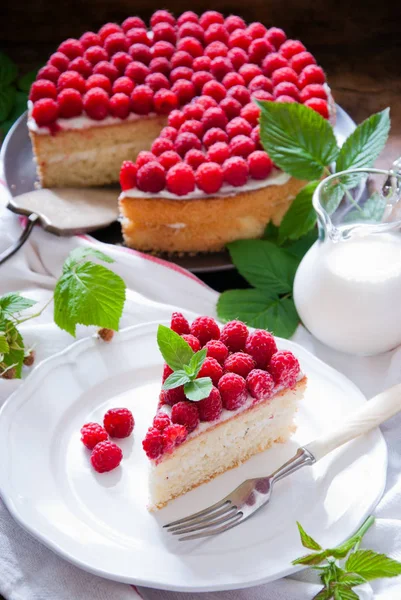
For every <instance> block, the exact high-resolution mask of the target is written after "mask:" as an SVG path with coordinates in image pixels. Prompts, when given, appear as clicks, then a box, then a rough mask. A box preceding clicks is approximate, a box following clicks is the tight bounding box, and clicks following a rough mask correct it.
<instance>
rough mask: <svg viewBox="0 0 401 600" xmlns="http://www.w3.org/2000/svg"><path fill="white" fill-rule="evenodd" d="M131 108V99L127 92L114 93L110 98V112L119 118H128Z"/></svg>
mask: <svg viewBox="0 0 401 600" xmlns="http://www.w3.org/2000/svg"><path fill="white" fill-rule="evenodd" d="M130 110H131V103H130V99H129V97H128V96H127V95H126V94H114V96H112V97H111V98H110V114H111V115H113V117H118V118H119V119H126V118H127V117H128V115H129V113H130Z"/></svg>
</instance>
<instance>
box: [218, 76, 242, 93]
mask: <svg viewBox="0 0 401 600" xmlns="http://www.w3.org/2000/svg"><path fill="white" fill-rule="evenodd" d="M222 84H223V85H224V87H225V88H226V90H229V89H230V88H232V87H234V85H245V80H244V78H243V77H242V75H240V74H239V73H235V72H232V73H227V75H225V77H224V79H223V81H222Z"/></svg>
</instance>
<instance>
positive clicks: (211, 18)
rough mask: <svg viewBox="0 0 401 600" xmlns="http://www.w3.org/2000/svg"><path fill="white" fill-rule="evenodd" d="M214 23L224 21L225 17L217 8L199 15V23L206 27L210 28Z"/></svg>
mask: <svg viewBox="0 0 401 600" xmlns="http://www.w3.org/2000/svg"><path fill="white" fill-rule="evenodd" d="M213 23H224V17H223V15H222V14H221V13H219V12H217V11H216V10H207V11H206V12H204V13H203V15H201V16H200V17H199V24H200V25H201V26H202V27H203V29H204V30H205V31H206V29H209V27H210V26H211V25H213Z"/></svg>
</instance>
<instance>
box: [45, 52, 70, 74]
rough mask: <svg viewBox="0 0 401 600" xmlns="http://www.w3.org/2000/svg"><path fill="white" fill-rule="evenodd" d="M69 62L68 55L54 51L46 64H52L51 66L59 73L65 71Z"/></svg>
mask: <svg viewBox="0 0 401 600" xmlns="http://www.w3.org/2000/svg"><path fill="white" fill-rule="evenodd" d="M69 63H70V61H69V58H68V56H66V55H65V54H63V53H62V52H55V53H54V54H52V55H51V57H50V58H49V64H48V66H50V65H52V66H53V67H56V69H58V70H59V71H60V73H64V71H66V70H67V69H68V65H69ZM38 76H39V73H38Z"/></svg>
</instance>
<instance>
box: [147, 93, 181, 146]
mask: <svg viewBox="0 0 401 600" xmlns="http://www.w3.org/2000/svg"><path fill="white" fill-rule="evenodd" d="M153 104H154V108H155V111H156V112H157V113H158V114H159V115H168V113H169V112H171V111H172V110H174V109H175V108H177V106H178V98H177V95H176V94H175V93H174V91H173V90H166V89H161V90H158V91H157V92H156V93H155V95H154V97H153ZM169 149H171V150H172V148H169Z"/></svg>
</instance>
